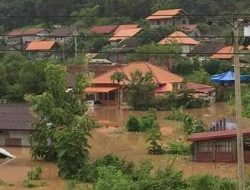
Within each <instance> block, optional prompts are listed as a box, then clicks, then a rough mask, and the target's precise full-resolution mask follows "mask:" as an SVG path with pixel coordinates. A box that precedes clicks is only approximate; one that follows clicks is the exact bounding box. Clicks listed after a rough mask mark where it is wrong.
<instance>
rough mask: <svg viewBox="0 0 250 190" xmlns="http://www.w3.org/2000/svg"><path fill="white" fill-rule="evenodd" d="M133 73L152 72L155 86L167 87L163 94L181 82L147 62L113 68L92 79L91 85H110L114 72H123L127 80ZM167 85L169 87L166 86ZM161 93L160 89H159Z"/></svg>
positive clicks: (176, 77)
mask: <svg viewBox="0 0 250 190" xmlns="http://www.w3.org/2000/svg"><path fill="white" fill-rule="evenodd" d="M135 71H140V72H142V73H144V74H145V73H147V72H152V74H153V79H154V82H155V83H156V84H157V85H167V86H165V87H164V90H165V92H166V91H171V90H172V87H171V86H172V84H173V83H180V82H182V81H183V78H182V77H180V76H178V75H175V74H173V73H171V72H169V71H167V70H164V69H162V68H160V67H157V66H155V65H152V64H150V63H148V62H132V63H130V64H128V65H126V66H123V67H120V68H115V69H113V70H110V71H109V72H107V73H104V74H102V75H100V76H98V77H96V78H94V79H93V81H92V83H93V84H94V85H98V84H106V85H110V84H113V81H112V80H111V76H112V74H113V73H115V72H123V73H124V74H125V75H126V77H127V78H128V79H130V77H131V73H133V72H135ZM168 84H169V86H168ZM161 91H162V89H161Z"/></svg>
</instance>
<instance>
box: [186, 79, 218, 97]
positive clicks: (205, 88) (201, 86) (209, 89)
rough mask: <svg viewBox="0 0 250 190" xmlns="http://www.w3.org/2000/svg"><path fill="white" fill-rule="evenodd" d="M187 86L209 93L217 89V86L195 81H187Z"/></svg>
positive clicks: (196, 90)
mask: <svg viewBox="0 0 250 190" xmlns="http://www.w3.org/2000/svg"><path fill="white" fill-rule="evenodd" d="M186 88H187V89H190V90H194V91H195V92H198V93H199V92H201V93H204V94H208V93H209V92H213V91H215V88H214V87H213V86H208V85H204V84H199V83H195V82H187V84H186Z"/></svg>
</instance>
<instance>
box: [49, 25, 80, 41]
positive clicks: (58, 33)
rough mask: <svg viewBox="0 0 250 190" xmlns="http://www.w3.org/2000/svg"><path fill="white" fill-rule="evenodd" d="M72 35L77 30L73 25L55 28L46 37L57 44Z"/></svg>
mask: <svg viewBox="0 0 250 190" xmlns="http://www.w3.org/2000/svg"><path fill="white" fill-rule="evenodd" d="M74 35H77V31H76V30H75V29H74V28H73V27H64V28H57V29H55V30H53V31H52V32H50V33H49V34H48V36H47V39H49V40H51V41H56V42H57V43H58V44H64V43H65V42H67V41H69V40H70V39H72V37H73V36H74Z"/></svg>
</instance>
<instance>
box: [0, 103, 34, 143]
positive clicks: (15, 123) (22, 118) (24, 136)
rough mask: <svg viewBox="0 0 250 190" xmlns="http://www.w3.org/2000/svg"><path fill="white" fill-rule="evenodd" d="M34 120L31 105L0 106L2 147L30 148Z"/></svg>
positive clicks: (0, 139)
mask: <svg viewBox="0 0 250 190" xmlns="http://www.w3.org/2000/svg"><path fill="white" fill-rule="evenodd" d="M32 120H33V117H32V115H31V111H30V106H29V105H27V104H0V146H30V143H29V136H30V134H31V132H32V131H33V129H32V127H31V126H30V125H31V122H32Z"/></svg>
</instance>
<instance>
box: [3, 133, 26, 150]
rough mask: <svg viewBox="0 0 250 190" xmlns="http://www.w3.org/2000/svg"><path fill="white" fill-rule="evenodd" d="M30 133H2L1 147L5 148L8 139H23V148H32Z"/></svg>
mask: <svg viewBox="0 0 250 190" xmlns="http://www.w3.org/2000/svg"><path fill="white" fill-rule="evenodd" d="M29 136H30V132H27V131H8V132H4V133H0V146H5V143H6V142H5V141H6V139H7V138H17V139H21V143H22V144H21V146H30V143H29Z"/></svg>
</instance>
